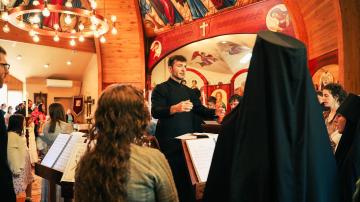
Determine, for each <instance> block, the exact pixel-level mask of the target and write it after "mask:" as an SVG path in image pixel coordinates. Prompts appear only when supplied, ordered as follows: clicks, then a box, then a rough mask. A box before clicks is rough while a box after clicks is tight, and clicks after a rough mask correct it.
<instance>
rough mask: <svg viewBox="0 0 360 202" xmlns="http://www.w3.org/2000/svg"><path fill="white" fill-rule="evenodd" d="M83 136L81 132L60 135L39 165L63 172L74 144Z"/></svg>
mask: <svg viewBox="0 0 360 202" xmlns="http://www.w3.org/2000/svg"><path fill="white" fill-rule="evenodd" d="M83 135H84V133H81V132H73V133H71V134H62V133H60V134H59V135H58V136H57V137H56V139H55V141H54V143H53V144H52V145H51V147H50V149H49V151H48V152H47V154H46V155H45V157H44V159H43V160H42V161H41V165H44V166H46V167H49V168H53V169H55V170H58V171H60V172H64V170H65V167H66V164H67V162H68V160H69V158H70V155H71V153H72V151H73V149H74V147H75V146H76V143H77V142H78V141H79V140H80V138H81V137H82V136H83Z"/></svg>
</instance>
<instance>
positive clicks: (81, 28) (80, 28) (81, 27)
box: [79, 23, 85, 31]
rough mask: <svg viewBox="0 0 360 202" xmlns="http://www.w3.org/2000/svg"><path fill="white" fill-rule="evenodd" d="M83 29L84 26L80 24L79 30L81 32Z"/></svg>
mask: <svg viewBox="0 0 360 202" xmlns="http://www.w3.org/2000/svg"><path fill="white" fill-rule="evenodd" d="M84 28H85V27H84V24H82V23H80V24H79V30H80V31H82V30H84Z"/></svg>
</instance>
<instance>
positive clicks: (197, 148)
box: [186, 134, 217, 182]
mask: <svg viewBox="0 0 360 202" xmlns="http://www.w3.org/2000/svg"><path fill="white" fill-rule="evenodd" d="M215 135H216V134H214V136H210V137H209V138H201V139H189V140H186V146H187V148H188V150H189V154H190V158H191V161H192V164H193V166H194V170H195V172H196V175H197V177H198V180H199V182H206V180H207V177H208V174H209V170H210V165H211V160H212V156H213V154H214V149H215V145H216V140H217V135H216V136H215Z"/></svg>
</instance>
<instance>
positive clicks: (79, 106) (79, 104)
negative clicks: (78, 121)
mask: <svg viewBox="0 0 360 202" xmlns="http://www.w3.org/2000/svg"><path fill="white" fill-rule="evenodd" d="M83 103H84V97H83V96H74V97H73V107H72V110H73V112H74V113H75V115H76V116H79V115H80V114H81V112H82V111H83V109H84V104H83Z"/></svg>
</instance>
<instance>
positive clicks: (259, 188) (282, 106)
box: [203, 31, 340, 202]
mask: <svg viewBox="0 0 360 202" xmlns="http://www.w3.org/2000/svg"><path fill="white" fill-rule="evenodd" d="M337 185H338V179H337V170H336V162H335V159H334V156H333V154H332V151H331V146H330V141H329V138H328V135H327V132H326V127H325V124H324V120H323V118H322V111H321V108H320V105H319V103H318V100H317V98H316V94H315V90H314V87H313V84H312V81H311V77H310V74H309V71H308V68H307V59H306V48H305V45H304V44H303V43H301V42H300V41H298V40H296V39H294V38H292V37H289V36H286V35H284V34H281V33H275V32H270V31H263V32H260V33H258V36H257V39H256V43H255V47H254V49H253V56H252V59H251V62H250V67H249V73H248V76H247V80H246V87H245V93H244V97H243V100H242V103H241V105H240V106H238V107H236V108H235V109H234V110H233V111H232V113H230V117H225V118H224V121H223V128H222V131H221V132H220V134H219V137H218V141H217V144H216V148H215V151H214V156H213V160H212V164H211V168H210V172H209V176H208V180H207V184H206V188H205V193H204V198H203V201H236V202H245V201H246V202H260V201H266V202H267V201H274V202H332V201H340V200H339V194H338V193H339V189H338V186H337Z"/></svg>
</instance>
